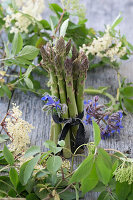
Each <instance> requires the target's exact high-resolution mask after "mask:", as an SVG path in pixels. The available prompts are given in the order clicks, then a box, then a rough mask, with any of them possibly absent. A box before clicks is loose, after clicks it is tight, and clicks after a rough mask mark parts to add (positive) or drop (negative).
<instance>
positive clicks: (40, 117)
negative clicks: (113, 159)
mask: <svg viewBox="0 0 133 200" xmlns="http://www.w3.org/2000/svg"><path fill="white" fill-rule="evenodd" d="M50 2H55V1H50ZM56 2H57V1H56ZM83 2H84V3H85V4H86V8H87V18H88V22H87V25H88V26H89V27H94V28H95V29H96V30H99V29H100V30H102V29H103V28H104V24H111V23H112V21H113V19H115V17H116V16H117V15H118V14H119V12H120V11H121V12H122V15H123V17H124V20H123V22H122V23H121V28H120V29H121V32H122V33H124V34H126V35H127V38H128V40H129V41H130V42H132V43H133V37H132V36H133V24H132V19H133V0H124V1H123V0H93V1H92V0H83ZM46 4H47V2H46ZM48 12H49V11H48V10H47V9H46V11H45V12H44V17H45V16H46V15H47V13H48ZM120 71H121V74H122V75H123V76H126V77H127V80H128V81H133V61H132V59H131V60H130V61H128V62H124V63H123V64H122V65H121V68H120ZM41 82H42V84H43V85H46V82H47V80H46V79H45V80H43V79H41ZM90 86H93V87H96V88H97V87H99V86H110V92H111V93H112V94H115V93H116V88H117V86H118V83H117V76H116V72H115V71H114V70H113V69H111V68H108V67H104V68H98V69H96V70H94V71H92V72H89V73H88V77H87V81H86V87H90ZM91 97H92V96H89V95H85V98H86V99H90V98H91ZM100 101H101V102H106V101H107V99H105V98H103V97H101V99H100ZM13 102H15V103H16V104H17V105H19V106H20V109H21V110H22V111H23V119H25V120H27V121H28V122H29V123H32V124H33V126H35V129H34V130H33V131H32V133H31V134H30V138H31V145H39V146H41V148H42V150H44V147H43V142H44V141H45V140H47V139H49V128H50V117H49V116H46V114H45V113H44V112H42V110H41V109H42V106H43V102H42V101H41V100H40V98H39V97H37V96H35V95H34V94H31V93H28V94H24V93H22V92H20V91H18V90H15V91H14V93H13V95H12V98H11V100H8V99H7V98H1V99H0V120H2V118H3V117H4V115H5V114H6V112H7V110H8V108H11V107H12V103H13ZM123 125H124V128H123V130H122V131H121V134H120V135H119V136H115V137H114V138H111V139H108V140H105V141H102V142H101V146H102V147H105V148H115V149H118V150H120V151H122V152H124V151H127V150H129V151H130V154H131V155H132V156H133V146H132V144H133V115H131V114H128V115H127V116H125V117H124V119H123ZM0 130H1V129H0ZM86 130H87V136H86V137H89V141H92V140H93V136H92V130H91V127H86ZM81 161H82V158H80V157H79V158H76V159H75V165H78V164H79V163H80V162H81ZM84 199H86V200H88V199H89V200H96V199H97V194H94V193H88V194H86V196H85V198H84Z"/></svg>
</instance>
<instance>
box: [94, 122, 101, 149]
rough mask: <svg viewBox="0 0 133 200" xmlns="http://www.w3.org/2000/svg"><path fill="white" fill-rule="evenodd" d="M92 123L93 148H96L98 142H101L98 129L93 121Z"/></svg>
mask: <svg viewBox="0 0 133 200" xmlns="http://www.w3.org/2000/svg"><path fill="white" fill-rule="evenodd" d="M92 123H93V133H94V144H95V146H98V144H99V142H100V141H101V135H100V128H99V126H98V124H97V123H96V122H95V121H92Z"/></svg>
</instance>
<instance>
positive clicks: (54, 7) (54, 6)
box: [49, 3, 63, 14]
mask: <svg viewBox="0 0 133 200" xmlns="http://www.w3.org/2000/svg"><path fill="white" fill-rule="evenodd" d="M49 8H50V9H51V10H52V11H54V12H55V13H56V14H57V13H58V12H61V13H62V12H63V9H62V8H61V7H60V6H59V5H58V4H56V3H51V4H49Z"/></svg>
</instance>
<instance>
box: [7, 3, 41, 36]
mask: <svg viewBox="0 0 133 200" xmlns="http://www.w3.org/2000/svg"><path fill="white" fill-rule="evenodd" d="M15 2H16V5H17V7H18V12H17V13H16V12H15V13H14V10H13V9H12V12H10V14H8V15H7V16H6V17H5V18H4V20H5V27H6V28H8V27H11V30H10V33H17V32H25V33H28V27H29V25H30V24H34V23H35V20H41V19H42V17H41V14H42V12H43V11H44V8H45V5H44V0H36V1H35V0H19V1H17V0H15Z"/></svg>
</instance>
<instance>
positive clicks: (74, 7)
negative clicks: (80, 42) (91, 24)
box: [61, 0, 86, 19]
mask: <svg viewBox="0 0 133 200" xmlns="http://www.w3.org/2000/svg"><path fill="white" fill-rule="evenodd" d="M61 2H62V5H63V7H64V8H65V9H66V10H71V11H72V12H75V14H76V15H77V16H78V17H79V19H84V18H85V13H86V10H85V6H84V5H83V4H81V3H80V0H61Z"/></svg>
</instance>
